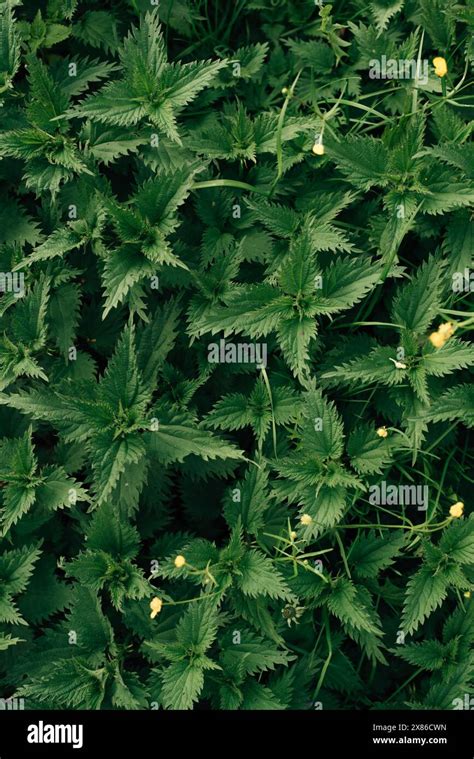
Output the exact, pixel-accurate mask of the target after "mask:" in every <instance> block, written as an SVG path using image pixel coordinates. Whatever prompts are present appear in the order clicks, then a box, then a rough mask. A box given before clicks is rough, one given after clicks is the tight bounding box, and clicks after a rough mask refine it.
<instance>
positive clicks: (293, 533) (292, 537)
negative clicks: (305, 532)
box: [290, 530, 298, 540]
mask: <svg viewBox="0 0 474 759" xmlns="http://www.w3.org/2000/svg"><path fill="white" fill-rule="evenodd" d="M297 537H298V535H297V533H296V532H295V531H294V530H292V531H291V532H290V538H291V540H296V538H297Z"/></svg>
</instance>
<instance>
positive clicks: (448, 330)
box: [438, 322, 455, 340]
mask: <svg viewBox="0 0 474 759" xmlns="http://www.w3.org/2000/svg"><path fill="white" fill-rule="evenodd" d="M454 329H455V328H454V324H453V323H452V322H444V324H440V325H439V327H438V332H439V334H440V335H443V337H445V338H446V340H448V339H449V338H450V337H452V335H453V334H454Z"/></svg>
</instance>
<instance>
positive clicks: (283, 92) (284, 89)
mask: <svg viewBox="0 0 474 759" xmlns="http://www.w3.org/2000/svg"><path fill="white" fill-rule="evenodd" d="M289 91H290V90H289V89H288V87H283V88H282V91H281V94H282V95H288V93H289Z"/></svg>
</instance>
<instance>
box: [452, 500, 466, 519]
mask: <svg viewBox="0 0 474 759" xmlns="http://www.w3.org/2000/svg"><path fill="white" fill-rule="evenodd" d="M463 511H464V504H463V502H462V501H458V502H457V503H454V504H453V505H452V506H451V508H450V509H449V513H450V515H451V516H452V517H455V518H456V519H458V518H459V517H462V513H463Z"/></svg>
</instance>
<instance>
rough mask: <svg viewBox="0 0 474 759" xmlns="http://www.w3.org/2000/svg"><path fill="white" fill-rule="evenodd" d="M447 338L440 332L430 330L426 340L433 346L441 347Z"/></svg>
mask: <svg viewBox="0 0 474 759" xmlns="http://www.w3.org/2000/svg"><path fill="white" fill-rule="evenodd" d="M447 339H448V338H447V337H444V335H442V334H441V333H440V332H432V333H431V335H430V336H429V338H428V340H429V341H430V343H431V345H433V346H434V347H435V348H442V347H443V345H444V344H445V342H446V340H447Z"/></svg>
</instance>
